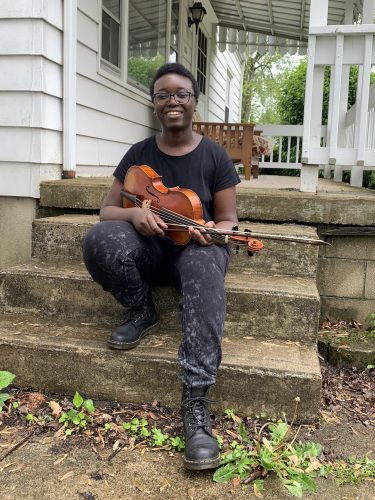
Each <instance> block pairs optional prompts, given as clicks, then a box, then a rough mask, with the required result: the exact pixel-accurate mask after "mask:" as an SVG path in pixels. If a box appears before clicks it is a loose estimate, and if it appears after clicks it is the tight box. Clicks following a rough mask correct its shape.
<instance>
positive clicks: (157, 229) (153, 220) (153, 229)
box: [133, 210, 168, 236]
mask: <svg viewBox="0 0 375 500" xmlns="http://www.w3.org/2000/svg"><path fill="white" fill-rule="evenodd" d="M133 224H134V226H135V228H136V229H137V231H138V232H139V233H140V234H142V235H143V236H163V235H164V230H165V229H167V227H168V226H167V224H166V223H165V222H164V221H163V220H162V219H161V218H160V217H159V216H158V215H156V214H153V213H151V212H149V211H146V210H142V211H141V212H138V213H137V214H136V216H135V217H134V220H133Z"/></svg>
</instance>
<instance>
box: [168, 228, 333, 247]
mask: <svg viewBox="0 0 375 500" xmlns="http://www.w3.org/2000/svg"><path fill="white" fill-rule="evenodd" d="M168 226H173V227H169V228H168V229H166V231H189V227H193V228H194V229H197V230H198V231H200V232H201V233H202V234H213V233H219V234H222V235H223V236H225V235H228V236H248V237H251V238H259V239H261V240H276V241H289V242H293V243H305V244H308V245H330V243H328V242H327V241H323V240H319V239H314V238H305V237H303V236H285V235H283V234H269V233H258V232H256V231H252V230H251V229H247V230H246V231H237V230H230V229H220V228H215V227H213V228H205V229H204V230H202V229H200V228H197V227H194V226H189V225H187V224H168ZM203 227H204V226H203Z"/></svg>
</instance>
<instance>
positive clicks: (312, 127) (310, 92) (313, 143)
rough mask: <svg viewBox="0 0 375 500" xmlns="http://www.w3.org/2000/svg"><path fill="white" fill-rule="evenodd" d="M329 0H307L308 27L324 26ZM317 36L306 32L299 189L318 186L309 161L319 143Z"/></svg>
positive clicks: (320, 89) (321, 75) (316, 168)
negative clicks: (306, 53)
mask: <svg viewBox="0 0 375 500" xmlns="http://www.w3.org/2000/svg"><path fill="white" fill-rule="evenodd" d="M327 16H328V0H314V2H311V4H310V27H311V26H326V25H327ZM315 45H316V36H315V35H309V46H308V62H307V75H306V92H305V109H304V120H303V121H304V126H303V145H302V166H301V184H300V190H301V191H303V192H308V193H315V192H316V190H317V187H318V174H319V165H318V164H311V163H310V148H312V147H319V146H320V140H321V129H322V107H323V83H324V67H323V66H315Z"/></svg>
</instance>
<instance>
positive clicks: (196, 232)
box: [189, 220, 215, 246]
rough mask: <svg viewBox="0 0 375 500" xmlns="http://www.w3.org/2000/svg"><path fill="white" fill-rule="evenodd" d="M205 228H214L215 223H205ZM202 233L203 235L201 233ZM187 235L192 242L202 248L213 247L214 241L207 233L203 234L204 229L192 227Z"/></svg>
mask: <svg viewBox="0 0 375 500" xmlns="http://www.w3.org/2000/svg"><path fill="white" fill-rule="evenodd" d="M204 226H205V227H207V228H214V227H215V223H214V222H213V221H212V220H211V221H209V222H206V224H205V225H204ZM201 231H203V233H202V232H201ZM189 233H190V235H191V237H192V239H193V240H195V241H196V242H197V243H200V244H201V245H203V246H208V245H213V244H214V241H213V239H212V238H211V236H210V235H209V234H208V233H205V232H204V229H194V228H193V227H192V226H190V227H189Z"/></svg>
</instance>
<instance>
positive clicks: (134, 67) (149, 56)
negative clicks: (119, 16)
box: [128, 0, 167, 90]
mask: <svg viewBox="0 0 375 500" xmlns="http://www.w3.org/2000/svg"><path fill="white" fill-rule="evenodd" d="M166 26H167V0H154V1H153V2H139V1H138V2H137V1H136V0H130V2H129V28H128V33H129V35H128V40H129V44H128V81H129V83H132V84H135V85H139V86H141V87H143V88H145V90H147V89H148V87H149V84H150V83H151V80H152V78H153V75H154V73H155V70H156V69H157V68H158V67H159V66H161V65H162V64H163V63H164V62H165V60H166V57H165V56H166Z"/></svg>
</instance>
